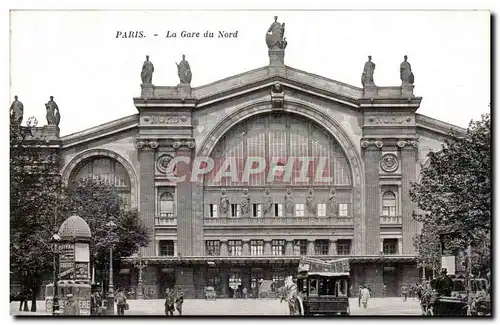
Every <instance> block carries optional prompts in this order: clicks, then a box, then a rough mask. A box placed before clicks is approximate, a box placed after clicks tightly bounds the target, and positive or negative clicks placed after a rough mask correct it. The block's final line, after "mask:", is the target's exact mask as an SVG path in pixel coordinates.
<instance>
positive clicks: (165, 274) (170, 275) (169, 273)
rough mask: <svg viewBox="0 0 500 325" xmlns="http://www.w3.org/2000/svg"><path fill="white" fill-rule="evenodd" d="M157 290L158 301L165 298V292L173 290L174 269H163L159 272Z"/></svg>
mask: <svg viewBox="0 0 500 325" xmlns="http://www.w3.org/2000/svg"><path fill="white" fill-rule="evenodd" d="M158 282H159V289H160V291H159V292H158V299H163V298H165V291H166V290H167V288H168V289H173V288H174V287H175V269H173V268H163V269H161V270H160V274H159V276H158Z"/></svg>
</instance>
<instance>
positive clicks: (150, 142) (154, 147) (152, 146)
mask: <svg viewBox="0 0 500 325" xmlns="http://www.w3.org/2000/svg"><path fill="white" fill-rule="evenodd" d="M148 145H149V146H150V147H151V149H156V148H158V145H159V144H158V141H149V142H148Z"/></svg>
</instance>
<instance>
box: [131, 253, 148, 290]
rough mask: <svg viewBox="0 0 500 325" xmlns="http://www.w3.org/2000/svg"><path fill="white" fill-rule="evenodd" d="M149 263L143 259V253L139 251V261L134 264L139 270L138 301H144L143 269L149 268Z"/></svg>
mask: <svg viewBox="0 0 500 325" xmlns="http://www.w3.org/2000/svg"><path fill="white" fill-rule="evenodd" d="M147 264H148V262H147V261H145V260H143V259H142V253H141V251H139V253H137V260H136V261H135V262H134V266H135V267H136V268H137V269H138V270H139V280H138V281H137V299H144V295H143V293H142V269H144V268H145V267H147Z"/></svg>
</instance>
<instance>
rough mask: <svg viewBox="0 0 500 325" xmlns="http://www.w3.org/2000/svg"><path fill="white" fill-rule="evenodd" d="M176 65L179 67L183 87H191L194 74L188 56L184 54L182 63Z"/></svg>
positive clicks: (178, 72)
mask: <svg viewBox="0 0 500 325" xmlns="http://www.w3.org/2000/svg"><path fill="white" fill-rule="evenodd" d="M175 64H176V65H177V74H178V75H179V80H180V83H181V85H190V84H191V78H192V74H191V67H190V66H189V62H187V61H186V56H185V55H184V54H183V55H182V61H181V62H179V63H175Z"/></svg>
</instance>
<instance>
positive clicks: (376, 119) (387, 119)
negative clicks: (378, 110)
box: [368, 113, 412, 125]
mask: <svg viewBox="0 0 500 325" xmlns="http://www.w3.org/2000/svg"><path fill="white" fill-rule="evenodd" d="M393 114H394V113H393ZM368 122H369V123H370V124H382V125H384V124H389V125H398V124H410V123H411V122H412V117H411V116H393V115H392V114H391V115H389V116H370V117H368Z"/></svg>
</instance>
